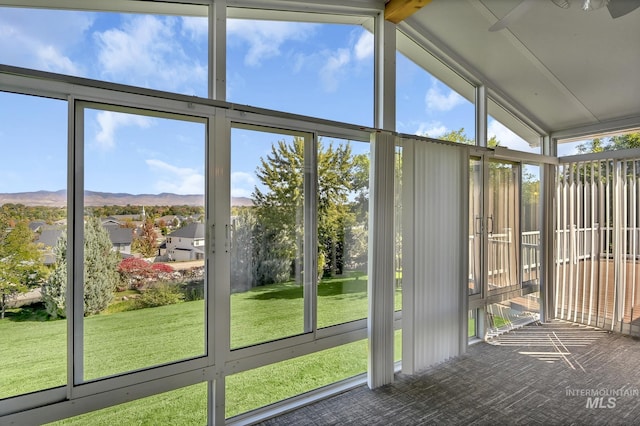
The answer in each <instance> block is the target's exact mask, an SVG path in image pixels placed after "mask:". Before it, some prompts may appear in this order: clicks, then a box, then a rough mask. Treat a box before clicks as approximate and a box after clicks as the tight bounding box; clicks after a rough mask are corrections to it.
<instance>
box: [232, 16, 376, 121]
mask: <svg viewBox="0 0 640 426" xmlns="http://www.w3.org/2000/svg"><path fill="white" fill-rule="evenodd" d="M328 19H329V18H328ZM365 20H367V19H361V21H365ZM368 21H369V23H372V22H373V20H372V19H368ZM369 28H372V26H369ZM227 98H228V99H227V100H228V101H230V102H234V103H239V104H248V105H253V106H258V107H264V108H270V109H275V110H279V111H286V112H292V113H295V114H303V115H308V116H313V117H320V118H326V119H330V120H336V121H341V122H348V123H355V124H359V125H364V126H372V125H373V34H371V33H370V32H369V31H367V30H366V29H365V28H363V27H362V26H360V25H346V24H319V23H305V22H299V21H296V22H291V21H268V20H247V19H228V20H227Z"/></svg>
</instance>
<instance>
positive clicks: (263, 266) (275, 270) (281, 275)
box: [258, 258, 291, 285]
mask: <svg viewBox="0 0 640 426" xmlns="http://www.w3.org/2000/svg"><path fill="white" fill-rule="evenodd" d="M290 270H291V261H290V260H289V259H286V258H285V259H266V260H263V261H262V262H260V264H259V265H258V283H259V284H260V285H267V284H274V283H283V282H285V281H288V280H289V278H290V276H291V273H290Z"/></svg>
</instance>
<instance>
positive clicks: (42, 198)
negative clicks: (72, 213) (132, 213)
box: [0, 190, 253, 207]
mask: <svg viewBox="0 0 640 426" xmlns="http://www.w3.org/2000/svg"><path fill="white" fill-rule="evenodd" d="M7 203H12V204H24V205H25V206H45V207H64V206H66V205H67V191H64V190H61V191H35V192H16V193H0V205H2V204H7ZM84 203H85V205H87V206H126V205H128V204H129V205H132V206H201V205H203V204H204V196H203V195H199V194H193V195H180V194H170V193H166V192H165V193H162V194H126V193H110V192H94V191H86V192H85V198H84ZM231 205H232V206H252V205H253V201H251V199H250V198H247V197H232V198H231Z"/></svg>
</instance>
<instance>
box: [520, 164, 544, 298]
mask: <svg viewBox="0 0 640 426" xmlns="http://www.w3.org/2000/svg"><path fill="white" fill-rule="evenodd" d="M540 225H541V222H540V166H534V165H530V164H525V165H523V166H522V221H521V227H522V262H521V263H522V285H523V286H525V287H526V286H537V285H539V284H540V274H541V270H540V261H541V259H540Z"/></svg>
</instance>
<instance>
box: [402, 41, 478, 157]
mask: <svg viewBox="0 0 640 426" xmlns="http://www.w3.org/2000/svg"><path fill="white" fill-rule="evenodd" d="M398 35H399V38H398V49H400V51H402V53H400V52H398V53H397V55H396V72H397V78H396V88H397V96H396V109H397V112H396V117H397V118H396V129H397V130H398V131H399V132H402V133H408V134H415V135H420V136H428V137H431V138H436V139H444V140H448V141H452V142H460V143H464V144H469V145H475V106H474V99H475V90H474V88H473V86H471V85H470V84H469V83H468V82H466V81H464V80H463V79H462V78H460V76H458V75H457V74H455V73H454V72H453V71H451V70H450V69H447V68H445V67H443V66H442V63H441V62H440V61H437V60H436V61H434V58H433V57H432V56H431V55H430V54H429V53H427V52H425V51H424V49H422V48H420V47H419V46H417V45H416V44H415V43H414V42H412V41H410V40H409V39H407V38H406V37H405V36H402V35H401V33H399V34H398ZM436 75H438V76H440V78H438V77H436ZM443 79H445V80H446V83H445V81H443ZM453 87H455V88H456V89H457V90H456V89H454V88H453Z"/></svg>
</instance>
